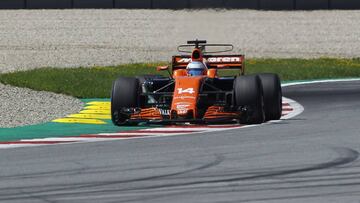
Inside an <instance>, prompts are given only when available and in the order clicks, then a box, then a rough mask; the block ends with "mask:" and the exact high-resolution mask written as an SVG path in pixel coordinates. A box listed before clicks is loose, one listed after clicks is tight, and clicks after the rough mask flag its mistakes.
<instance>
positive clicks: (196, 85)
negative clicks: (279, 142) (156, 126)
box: [111, 40, 282, 126]
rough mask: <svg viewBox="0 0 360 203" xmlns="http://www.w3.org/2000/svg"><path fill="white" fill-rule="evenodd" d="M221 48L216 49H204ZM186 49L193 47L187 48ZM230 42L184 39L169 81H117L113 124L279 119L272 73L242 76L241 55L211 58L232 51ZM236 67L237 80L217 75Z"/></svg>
mask: <svg viewBox="0 0 360 203" xmlns="http://www.w3.org/2000/svg"><path fill="white" fill-rule="evenodd" d="M217 47H220V48H222V50H220V51H207V49H210V48H212V49H214V48H217ZM189 48H191V49H192V51H191V50H188V49H189ZM232 50H233V46H232V45H230V44H207V43H206V41H205V40H194V41H188V42H187V44H186V45H180V46H179V47H178V51H180V52H185V53H186V54H185V55H175V56H173V57H172V65H171V69H170V67H169V66H159V67H157V70H158V71H168V72H169V75H170V76H169V77H164V76H159V75H147V76H138V77H135V78H130V77H120V78H118V79H117V80H116V81H115V82H114V83H113V87H112V94H111V118H112V121H113V123H114V124H115V125H118V126H122V125H134V124H138V123H143V122H145V123H164V124H176V123H224V122H239V123H244V124H259V123H263V122H265V121H268V120H277V119H280V117H281V114H282V91H281V86H280V79H279V77H278V76H277V75H276V74H271V73H264V74H258V75H244V70H245V67H244V55H211V54H213V53H220V52H225V51H232ZM223 69H235V70H236V69H238V70H239V71H238V72H237V74H236V75H235V76H227V77H225V76H224V77H221V76H219V75H218V71H220V70H223Z"/></svg>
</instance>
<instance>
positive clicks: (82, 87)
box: [0, 58, 360, 98]
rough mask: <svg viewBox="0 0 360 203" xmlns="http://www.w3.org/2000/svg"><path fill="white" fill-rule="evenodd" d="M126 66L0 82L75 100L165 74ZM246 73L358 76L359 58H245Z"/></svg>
mask: <svg viewBox="0 0 360 203" xmlns="http://www.w3.org/2000/svg"><path fill="white" fill-rule="evenodd" d="M165 64H167V63H152V64H126V65H119V66H110V67H92V68H39V69H34V70H29V71H22V72H15V73H7V74H1V75H0V82H1V83H4V84H10V85H14V86H19V87H28V88H31V89H35V90H45V91H52V92H56V93H63V94H67V95H72V96H75V97H78V98H107V97H109V96H110V90H111V85H112V82H113V81H114V80H115V79H116V78H117V77H119V76H135V75H144V74H159V73H160V74H162V75H167V72H166V71H163V72H157V71H156V70H155V67H156V66H157V65H165ZM245 68H246V69H245V72H246V73H247V74H251V73H261V72H271V73H277V74H279V75H280V77H281V79H282V80H283V81H290V80H308V79H330V78H353V77H360V59H330V58H320V59H308V60H305V59H248V60H247V62H246V66H245Z"/></svg>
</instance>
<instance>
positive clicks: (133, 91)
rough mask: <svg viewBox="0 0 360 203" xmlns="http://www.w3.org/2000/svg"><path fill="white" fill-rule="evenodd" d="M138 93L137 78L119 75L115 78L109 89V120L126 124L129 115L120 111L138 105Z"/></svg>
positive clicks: (117, 123)
mask: <svg viewBox="0 0 360 203" xmlns="http://www.w3.org/2000/svg"><path fill="white" fill-rule="evenodd" d="M138 95H139V81H138V79H136V78H126V77H119V78H118V79H116V80H115V82H114V83H113V86H112V90H111V120H112V122H113V123H114V124H115V125H118V126H122V125H127V124H128V123H127V122H126V121H127V119H129V116H128V115H126V114H123V113H121V109H123V108H136V107H138V106H139V105H138V104H139V101H138Z"/></svg>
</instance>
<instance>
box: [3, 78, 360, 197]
mask: <svg viewBox="0 0 360 203" xmlns="http://www.w3.org/2000/svg"><path fill="white" fill-rule="evenodd" d="M283 90H284V96H285V97H288V98H292V99H294V100H296V101H298V102H299V103H301V104H302V105H303V106H304V108H305V111H304V112H303V113H302V114H300V115H299V116H297V117H295V118H292V119H289V120H283V121H281V122H277V123H269V124H264V125H260V126H256V127H251V128H242V129H234V130H229V131H217V132H209V133H200V134H193V135H180V136H172V137H156V138H144V139H128V140H112V141H107V142H89V143H83V144H64V145H56V146H43V147H25V148H17V149H3V150H0V152H1V153H0V168H1V174H0V201H1V202H6V203H17V202H19V203H23V202H29V203H30V202H34V203H35V202H36V203H42V202H44V203H45V202H46V203H48V202H76V203H81V202H84V203H91V202H134V203H169V202H171V203H184V202H191V203H209V202H226V203H239V202H251V203H252V202H256V203H260V202H261V203H304V202H310V203H329V202H332V203H337V202H338V203H350V202H358V200H359V195H360V192H359V191H360V176H359V174H360V162H359V159H358V158H359V151H360V140H359V134H360V130H359V127H358V125H359V123H360V117H359V114H360V103H359V99H360V82H359V81H357V82H340V83H322V84H308V85H299V86H292V87H285V88H284V89H283Z"/></svg>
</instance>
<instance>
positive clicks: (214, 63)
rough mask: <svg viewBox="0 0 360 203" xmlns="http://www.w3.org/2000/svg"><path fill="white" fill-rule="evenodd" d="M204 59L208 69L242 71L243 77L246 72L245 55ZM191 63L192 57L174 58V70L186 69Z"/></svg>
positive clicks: (211, 56)
mask: <svg viewBox="0 0 360 203" xmlns="http://www.w3.org/2000/svg"><path fill="white" fill-rule="evenodd" d="M203 58H204V61H205V63H206V65H207V67H208V68H215V69H240V73H241V74H242V75H243V74H244V72H245V66H244V55H204V56H203ZM190 62H191V56H190V55H177V56H173V57H172V70H173V71H174V70H178V69H185V68H186V66H187V65H188V63H190Z"/></svg>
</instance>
